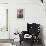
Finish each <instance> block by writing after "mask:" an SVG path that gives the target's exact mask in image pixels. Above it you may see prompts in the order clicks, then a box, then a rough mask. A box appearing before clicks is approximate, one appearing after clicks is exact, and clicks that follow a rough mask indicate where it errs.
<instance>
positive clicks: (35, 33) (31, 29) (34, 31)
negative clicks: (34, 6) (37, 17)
mask: <svg viewBox="0 0 46 46" xmlns="http://www.w3.org/2000/svg"><path fill="white" fill-rule="evenodd" d="M39 33H40V24H36V23H32V24H29V23H27V31H22V34H20V35H19V36H20V44H21V42H22V41H25V42H26V41H28V42H30V43H31V46H32V45H33V43H38V44H39V41H40V39H39ZM25 34H29V35H31V36H32V37H31V38H30V39H28V38H26V39H25V38H24V35H25Z"/></svg>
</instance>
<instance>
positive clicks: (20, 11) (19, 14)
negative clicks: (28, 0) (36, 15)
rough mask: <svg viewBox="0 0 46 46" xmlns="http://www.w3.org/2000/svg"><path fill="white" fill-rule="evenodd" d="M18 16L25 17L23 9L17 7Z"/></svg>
mask: <svg viewBox="0 0 46 46" xmlns="http://www.w3.org/2000/svg"><path fill="white" fill-rule="evenodd" d="M17 18H23V9H17Z"/></svg>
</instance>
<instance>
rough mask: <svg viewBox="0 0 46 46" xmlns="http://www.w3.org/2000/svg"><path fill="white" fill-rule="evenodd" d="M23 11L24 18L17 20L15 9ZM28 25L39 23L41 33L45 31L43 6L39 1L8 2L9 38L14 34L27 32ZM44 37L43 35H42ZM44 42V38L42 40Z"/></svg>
mask: <svg viewBox="0 0 46 46" xmlns="http://www.w3.org/2000/svg"><path fill="white" fill-rule="evenodd" d="M19 8H21V9H24V18H23V19H18V18H17V9H19ZM27 22H28V23H33V22H36V23H40V24H41V25H42V26H43V30H44V31H43V33H45V30H46V16H45V6H44V5H43V4H42V3H41V1H40V0H9V31H10V36H11V38H14V37H13V35H14V32H16V31H17V30H18V31H19V32H21V31H23V30H24V31H25V30H27ZM44 35H45V34H44ZM44 40H46V37H45V38H44Z"/></svg>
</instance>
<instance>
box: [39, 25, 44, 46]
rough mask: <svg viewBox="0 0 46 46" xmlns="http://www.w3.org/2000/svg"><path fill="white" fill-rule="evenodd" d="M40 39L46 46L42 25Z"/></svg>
mask: <svg viewBox="0 0 46 46" xmlns="http://www.w3.org/2000/svg"><path fill="white" fill-rule="evenodd" d="M40 39H41V40H42V45H43V46H45V45H44V37H43V26H42V25H40Z"/></svg>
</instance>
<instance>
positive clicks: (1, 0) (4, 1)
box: [0, 0, 8, 3]
mask: <svg viewBox="0 0 46 46" xmlns="http://www.w3.org/2000/svg"><path fill="white" fill-rule="evenodd" d="M0 3H8V0H0Z"/></svg>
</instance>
